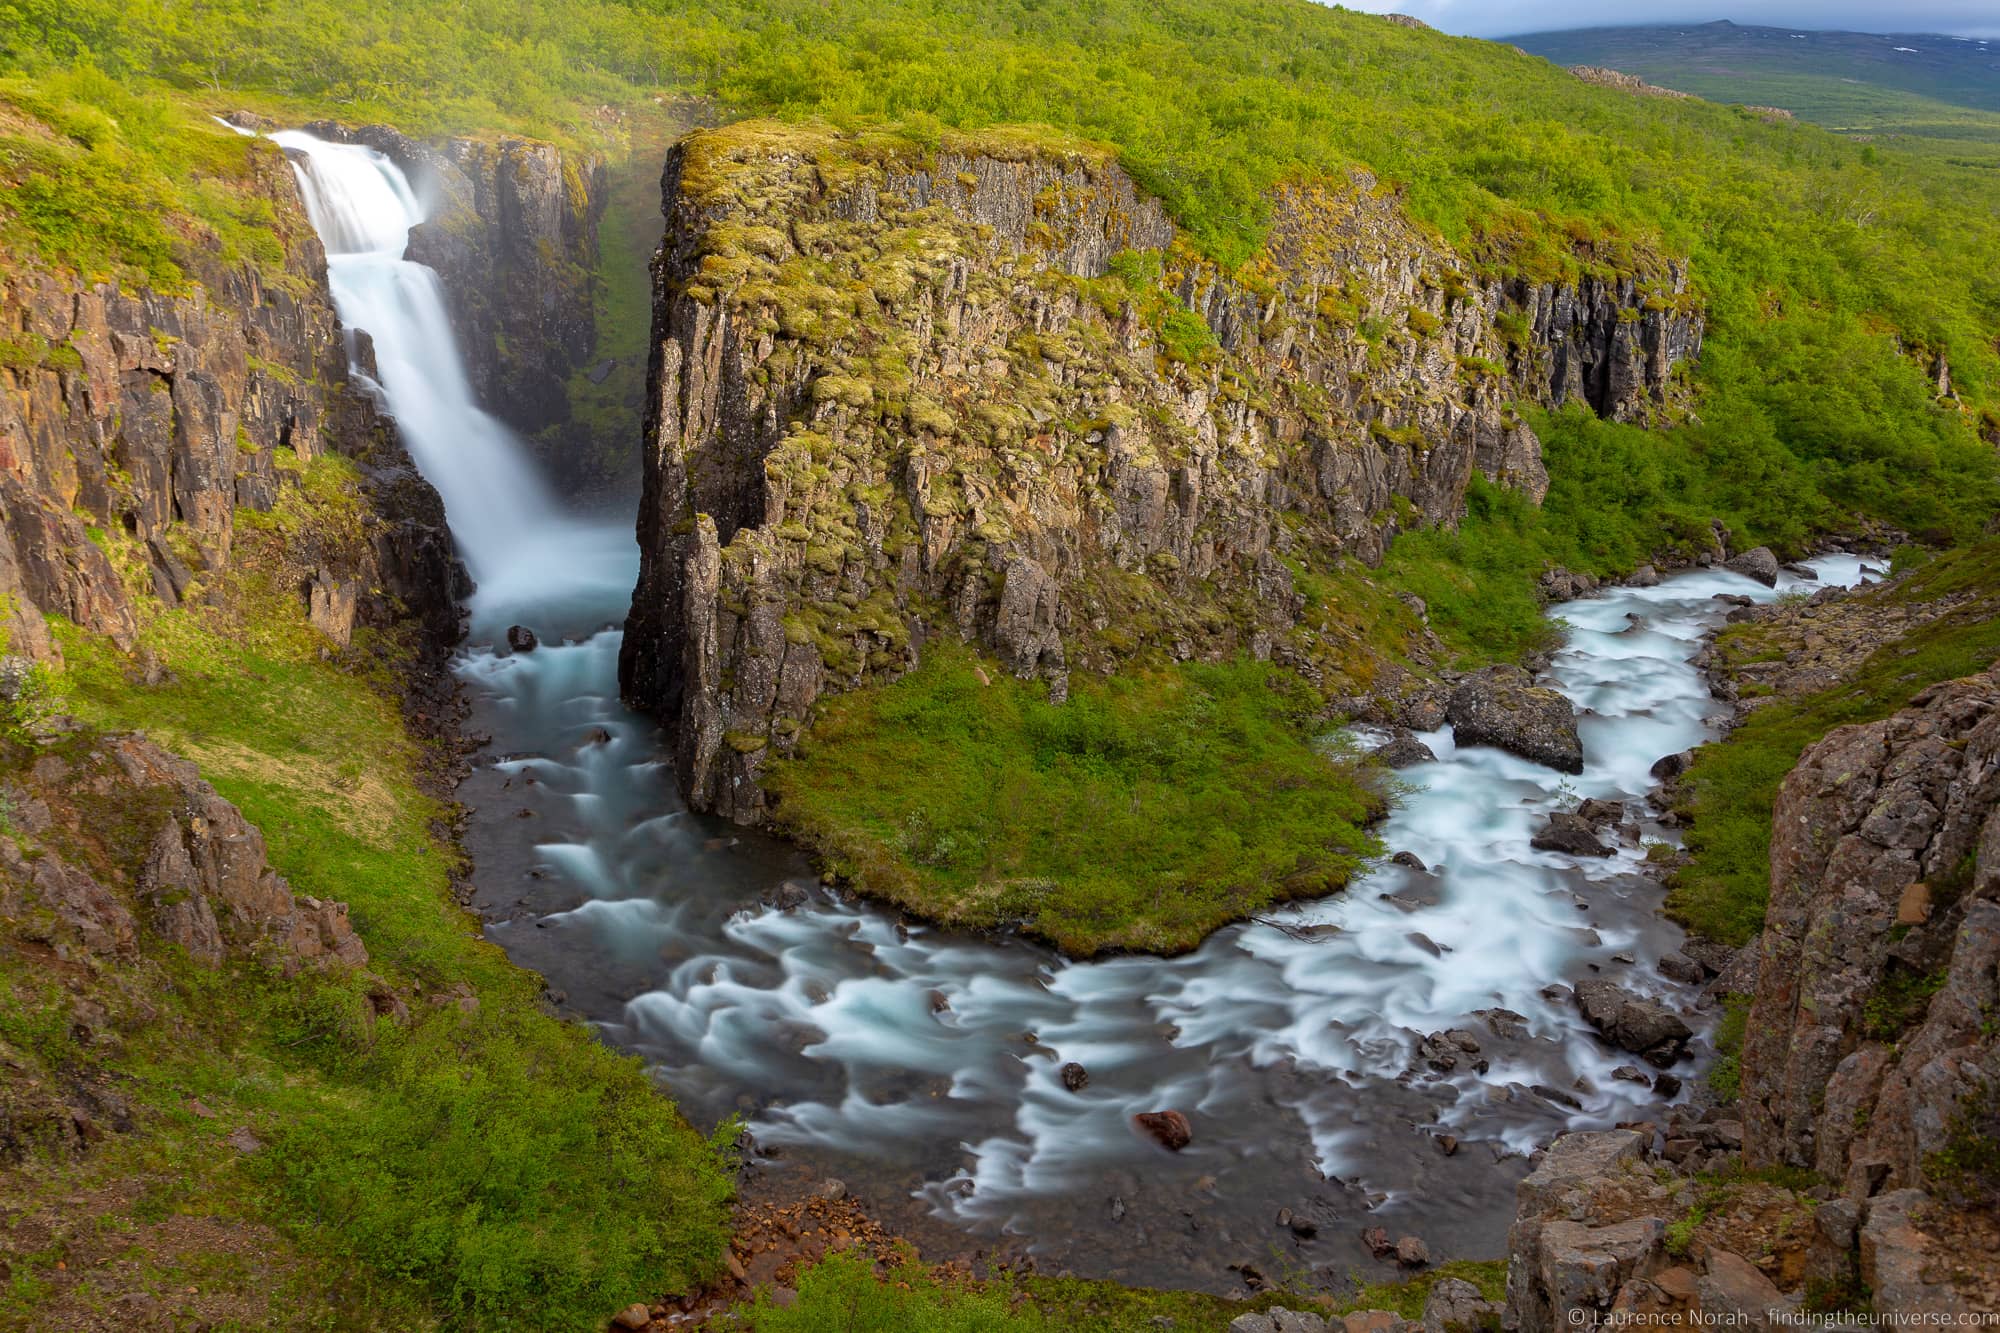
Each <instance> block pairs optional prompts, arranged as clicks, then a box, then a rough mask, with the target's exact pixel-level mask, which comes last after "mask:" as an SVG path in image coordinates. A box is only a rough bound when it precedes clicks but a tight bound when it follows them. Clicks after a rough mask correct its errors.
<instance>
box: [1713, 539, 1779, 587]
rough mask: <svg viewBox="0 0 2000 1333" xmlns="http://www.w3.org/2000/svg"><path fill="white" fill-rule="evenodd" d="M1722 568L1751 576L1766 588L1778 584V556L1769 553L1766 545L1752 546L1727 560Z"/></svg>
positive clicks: (1769, 550) (1747, 576) (1769, 549)
mask: <svg viewBox="0 0 2000 1333" xmlns="http://www.w3.org/2000/svg"><path fill="white" fill-rule="evenodd" d="M1723 568H1724V569H1727V570H1729V571H1730V572H1731V573H1733V574H1741V575H1743V576H1744V577H1745V578H1753V579H1755V580H1757V582H1759V583H1761V584H1763V585H1764V586H1765V587H1767V588H1775V587H1776V586H1777V585H1778V557H1777V556H1775V555H1772V554H1771V548H1770V547H1768V546H1758V547H1753V548H1752V549H1750V550H1748V551H1745V552H1744V553H1743V554H1742V555H1739V556H1737V557H1736V558H1735V559H1733V560H1731V561H1729V562H1728V563H1727V564H1725V565H1724V566H1723Z"/></svg>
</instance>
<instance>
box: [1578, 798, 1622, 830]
mask: <svg viewBox="0 0 2000 1333" xmlns="http://www.w3.org/2000/svg"><path fill="white" fill-rule="evenodd" d="M1576 813H1577V817H1578V818H1579V819H1581V820H1583V822H1584V823H1586V824H1588V825H1590V826H1591V827H1592V828H1604V827H1606V826H1607V825H1610V824H1622V823H1624V822H1625V803H1624V802H1623V801H1600V800H1598V799H1597V798H1596V797H1595V796H1588V797H1585V798H1584V801H1583V804H1581V805H1579V806H1577V808H1576Z"/></svg>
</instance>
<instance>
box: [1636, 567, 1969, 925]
mask: <svg viewBox="0 0 2000 1333" xmlns="http://www.w3.org/2000/svg"><path fill="white" fill-rule="evenodd" d="M1968 592H1969V593H1971V594H1973V596H1972V598H1971V599H1970V600H1969V601H1968V602H1967V603H1966V604H1965V605H1964V606H1962V607H1960V608H1958V609H1957V610H1954V611H1953V612H1951V613H1950V614H1948V615H1946V616H1944V617H1942V618H1941V619H1939V620H1936V621H1933V622H1932V623H1931V624H1929V625H1926V626H1924V627H1922V628H1921V629H1918V630H1917V631H1915V632H1914V633H1912V634H1910V635H1908V636H1907V637H1905V638H1902V639H1897V640H1894V641H1892V642H1889V643H1885V644H1883V645H1882V646H1881V647H1880V648H1878V649H1877V650H1876V651H1875V652H1874V653H1873V654H1872V655H1871V656H1870V657H1869V658H1868V660H1867V662H1866V663H1865V664H1864V665H1863V667H1862V668H1861V670H1860V672H1859V673H1858V674H1857V675H1856V677H1855V678H1854V679H1853V680H1851V681H1849V682H1847V683H1846V684H1843V685H1839V686H1836V687H1835V688H1833V689H1831V690H1827V691H1825V692H1824V693H1821V694H1815V695H1809V696H1807V697H1805V698H1800V699H1781V700H1775V701H1773V702H1770V703H1767V704H1766V705H1765V706H1764V707H1762V708H1759V709H1757V710H1756V711H1754V712H1752V713H1751V714H1750V716H1749V718H1748V719H1747V720H1746V721H1745V722H1744V723H1743V725H1742V726H1740V727H1738V728H1737V729H1736V730H1735V731H1733V732H1731V733H1730V734H1729V735H1728V737H1726V738H1725V739H1724V740H1722V741H1721V742H1719V743H1717V744H1714V745H1709V746H1705V747H1703V748H1702V749H1701V750H1699V751H1697V752H1696V755H1695V763H1694V767H1693V768H1692V769H1691V770H1690V771H1689V773H1688V776H1687V779H1686V783H1687V790H1688V791H1689V792H1690V793H1691V795H1692V809H1693V813H1694V819H1695V822H1694V826H1693V828H1691V829H1690V830H1689V832H1688V838H1687V847H1688V851H1689V853H1690V854H1691V857H1692V860H1691V863H1690V864H1689V865H1688V866H1687V867H1686V868H1685V869H1683V870H1681V871H1680V872H1679V873H1678V874H1677V875H1676V877H1675V886H1674V889H1673V892H1672V894H1671V896H1670V897H1669V899H1668V910H1669V911H1670V912H1671V913H1672V914H1673V915H1675V916H1676V917H1678V918H1679V919H1680V920H1682V921H1683V922H1685V923H1686V924H1687V925H1688V926H1689V927H1690V928H1691V929H1693V930H1695V931H1697V932H1698V933H1700V934H1703V935H1707V936H1709V937H1711V938H1713V939H1718V940H1722V941H1724V942H1726V943H1731V944H1736V943H1741V942H1742V941H1744V940H1747V939H1749V938H1750V937H1751V936H1752V935H1753V934H1755V933H1756V931H1757V930H1758V929H1759V928H1760V927H1761V926H1762V925H1763V922H1764V903H1765V900H1766V897H1767V896H1768V894H1769V890H1770V851H1771V806H1772V803H1773V802H1774V801H1775V800H1776V799H1777V794H1778V787H1779V784H1781V783H1782V782H1783V781H1784V779H1785V775H1786V774H1787V773H1789V772H1791V770H1792V767H1793V765H1794V764H1796V763H1797V762H1798V757H1799V755H1800V754H1801V753H1802V752H1803V751H1804V750H1805V748H1806V747H1807V746H1809V745H1811V744H1812V743H1813V742H1814V741H1816V740H1818V739H1819V738H1820V737H1822V736H1824V735H1825V734H1826V733H1827V732H1829V731H1831V730H1832V729H1833V728H1835V727H1842V726H1848V725H1851V724H1853V723H1858V722H1872V721H1875V720H1876V719H1878V718H1883V717H1887V716H1888V715H1889V714H1891V713H1894V712H1896V711H1897V710H1898V709H1901V708H1903V707H1904V706H1905V705H1907V704H1908V703H1909V700H1910V696H1911V695H1913V694H1915V693H1917V692H1918V691H1919V690H1921V689H1923V688H1924V687H1925V686H1927V685H1932V684H1935V683H1936V682H1938V681H1941V680H1955V679H1957V678H1958V677H1960V676H1967V675H1971V674H1973V673H1974V672H1978V671H1983V670H1985V669H1986V668H1987V667H1989V666H1991V665H1993V663H1994V661H1995V660H1996V659H2000V542H1993V541H1989V542H1986V543H1983V544H1981V545H1978V546H1975V547H1971V548H1968V549H1966V550H1963V551H1958V552H1954V553H1952V554H1949V555H1946V556H1942V557H1940V558H1939V559H1938V560H1936V561H1935V562H1933V563H1932V564H1930V565H1928V566H1926V567H1925V568H1923V569H1921V570H1919V571H1917V572H1916V573H1915V574H1914V575H1912V576H1911V577H1910V578H1909V579H1908V580H1907V581H1905V582H1902V583H1900V584H1897V585H1895V586H1893V587H1891V588H1888V589H1885V590H1884V591H1883V592H1880V593H1876V594H1872V595H1874V596H1885V597H1891V598H1899V599H1909V600H1924V599H1929V598H1934V597H1940V596H1944V595H1947V594H1953V593H1968ZM1750 631H1754V627H1750V630H1749V631H1730V632H1725V635H1724V640H1723V646H1724V648H1725V649H1726V648H1727V647H1728V643H1729V639H1730V637H1732V635H1734V634H1740V633H1743V632H1750Z"/></svg>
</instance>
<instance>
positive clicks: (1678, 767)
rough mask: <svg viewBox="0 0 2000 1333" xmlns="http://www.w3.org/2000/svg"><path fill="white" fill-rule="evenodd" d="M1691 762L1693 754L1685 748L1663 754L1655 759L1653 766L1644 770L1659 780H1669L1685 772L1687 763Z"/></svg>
mask: <svg viewBox="0 0 2000 1333" xmlns="http://www.w3.org/2000/svg"><path fill="white" fill-rule="evenodd" d="M1693 762H1694V755H1693V754H1692V753H1691V752H1689V751H1687V750H1682V751H1681V752H1680V753H1679V754H1669V755H1663V756H1661V757H1660V758H1658V759H1655V760H1654V761H1653V766H1652V767H1651V768H1649V769H1647V770H1646V771H1647V772H1648V773H1650V774H1651V775H1652V776H1653V777H1654V778H1656V779H1658V780H1659V781H1661V782H1671V781H1672V780H1673V779H1675V778H1677V777H1679V776H1680V775H1681V774H1683V773H1685V772H1687V771H1688V765H1689V764H1691V763H1693Z"/></svg>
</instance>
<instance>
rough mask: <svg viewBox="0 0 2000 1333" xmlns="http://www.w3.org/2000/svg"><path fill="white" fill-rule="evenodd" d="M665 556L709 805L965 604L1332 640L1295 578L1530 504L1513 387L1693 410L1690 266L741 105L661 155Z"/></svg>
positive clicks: (1142, 639) (1314, 646)
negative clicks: (768, 118) (1180, 222)
mask: <svg viewBox="0 0 2000 1333" xmlns="http://www.w3.org/2000/svg"><path fill="white" fill-rule="evenodd" d="M664 188H665V197H666V200H667V209H668V220H667V234H666V240H665V244H664V246H663V248H662V251H661V255H660V258H659V260H658V263H657V268H656V274H655V282H656V289H655V332H656V347H655V350H654V364H653V370H652V377H651V394H650V402H649V404H648V417H647V428H646V443H647V452H646V457H645V459H644V463H645V470H646V488H645V496H644V500H643V503H642V509H641V514H640V520H639V536H640V547H641V558H642V562H643V564H642V572H641V576H640V581H639V585H638V588H637V590H636V593H635V596H634V601H633V611H632V617H631V621H630V624H629V627H628V631H627V635H626V639H625V648H624V656H623V661H622V663H621V679H622V681H623V687H624V690H625V693H626V695H627V696H628V698H630V699H631V700H632V701H634V702H635V703H637V704H638V705H640V706H642V707H645V708H648V709H651V710H653V711H655V712H657V713H659V714H660V715H661V716H663V717H666V718H668V719H671V720H672V721H673V722H674V723H675V725H676V730H677V739H678V745H677V754H678V758H679V763H680V768H681V780H682V784H683V786H684V788H685V790H686V792H687V794H688V797H689V799H690V801H691V802H692V803H693V804H694V805H695V806H696V807H697V808H699V809H717V810H721V811H724V812H727V813H728V814H729V815H731V816H732V817H733V818H735V819H738V820H740V821H746V822H747V821H755V820H757V819H758V818H760V817H761V816H762V814H763V810H764V805H763V795H762V790H761V787H760V785H759V778H758V775H759V773H760V771H761V769H762V765H763V764H764V763H765V762H766V761H767V759H768V756H769V754H771V753H773V752H783V751H784V750H785V749H787V748H788V747H789V746H790V745H791V744H792V743H793V742H794V738H795V737H796V736H797V734H798V732H799V730H800V729H801V728H802V727H803V726H804V725H805V723H806V721H807V719H808V716H809V713H810V709H811V707H812V705H813V703H814V701H815V700H816V699H818V698H819V697H820V696H821V695H822V694H824V693H826V692H828V691H830V690H840V689H845V688H849V687H851V686H853V685H856V684H859V683H861V682H864V681H867V680H870V679H876V678H883V677H887V676H892V675H894V674H896V673H898V672H901V671H903V670H906V669H907V668H908V667H909V666H911V665H912V664H913V663H914V662H915V661H916V659H917V656H918V654H919V652H920V649H921V645H922V643H923V641H924V640H925V639H926V638H927V637H928V636H930V635H933V634H936V633H940V632H944V633H951V634H956V635H961V636H964V637H965V638H967V639H971V640H975V641H978V642H980V643H981V644H983V645H984V646H986V647H987V648H989V649H990V650H992V651H994V652H995V653H997V654H998V655H999V656H1000V657H1001V659H1002V660H1003V661H1004V662H1005V663H1006V664H1007V666H1008V667H1009V669H1010V670H1013V671H1015V672H1016V673H1018V674H1020V675H1022V676H1024V677H1025V676H1041V677H1045V678H1047V679H1048V680H1050V681H1051V682H1052V684H1053V686H1054V688H1055V689H1057V690H1058V691H1060V690H1062V689H1063V688H1064V686H1065V682H1066V679H1067V674H1068V672H1069V671H1070V670H1072V669H1073V668H1076V667H1085V668H1088V669H1095V670H1104V669H1109V668H1111V667H1112V666H1114V665H1115V664H1116V663H1117V662H1118V661H1120V660H1122V659H1123V658H1124V657H1126V656H1129V655H1130V654H1132V653H1133V652H1136V651H1140V650H1157V651H1161V652H1164V653H1166V654H1169V655H1171V656H1173V657H1176V658H1190V657H1198V656H1220V655H1223V654H1226V653H1229V652H1232V651H1239V650H1243V649H1249V650H1252V651H1255V652H1257V653H1259V654H1262V655H1266V656H1271V657H1274V658H1277V659H1279V660H1281V661H1285V662H1287V663H1289V664H1292V665H1296V666H1298V667H1299V668H1300V669H1301V670H1304V671H1306V672H1307V673H1308V674H1311V675H1323V674H1326V673H1328V672H1330V671H1331V670H1333V669H1334V668H1333V664H1332V663H1331V662H1330V661H1329V651H1328V648H1327V646H1326V645H1324V644H1320V643H1316V642H1314V641H1313V639H1312V636H1311V635H1310V634H1307V633H1303V632H1301V631H1300V629H1299V627H1298V625H1297V616H1298V612H1299V609H1300V606H1301V605H1302V603H1301V600H1300V598H1299V596H1298V594H1297V592H1296V590H1295V576H1296V574H1297V573H1298V572H1299V571H1300V570H1302V569H1304V568H1305V567H1306V566H1307V565H1310V564H1312V563H1314V562H1323V561H1325V560H1327V559H1329V558H1330V557H1331V556H1332V555H1334V554H1336V553H1343V554H1348V555H1353V556H1356V557H1359V558H1360V559H1363V560H1366V561H1371V562H1372V561H1374V560H1377V559H1379V558H1380V556H1381V555H1382V553H1383V551H1384V549H1385V546H1386V544H1387V542H1388V541H1389V540H1390V539H1391V538H1392V537H1393V536H1394V534H1395V533H1396V532H1397V531H1399V530H1403V529H1405V528H1408V527H1410V526H1412V525H1413V524H1416V523H1420V522H1421V523H1430V522H1445V523H1450V522H1455V521H1456V520H1457V519H1458V518H1459V517H1460V516H1461V515H1462V513H1463V508H1464V503H1465V493H1466V489H1467V487H1468V485H1469V483H1470V480H1471V478H1472V477H1473V476H1474V475H1476V474H1483V475H1484V476H1486V477H1488V478H1490V479H1492V480H1493V481H1495V482H1497V483H1499V484H1502V485H1507V486H1511V487H1514V488H1517V489H1519V490H1521V491H1523V492H1524V493H1526V494H1527V495H1529V496H1530V497H1531V498H1534V499H1536V500H1539V498H1540V497H1541V494H1542V492H1543V491H1544V489H1545V488H1546V486H1547V477H1546V474H1545V472H1544V471H1543V468H1542V464H1541V457H1540V446H1539V442H1538V441H1537V440H1536V439H1535V437H1534V435H1533V433H1532V431H1530V430H1529V429H1528V428H1527V426H1526V425H1525V424H1524V423H1522V422H1521V421H1520V420H1519V419H1518V418H1516V417H1515V416H1514V415H1513V414H1511V413H1510V412H1509V411H1508V410H1507V408H1506V407H1505V406H1504V405H1505V404H1506V403H1508V402H1510V401H1517V400H1520V399H1528V400H1532V401H1538V402H1545V403H1560V402H1563V401H1566V400H1568V399H1571V398H1578V399H1582V400H1584V401H1587V402H1588V403H1589V404H1590V405H1591V406H1592V407H1593V408H1595V409H1596V410H1598V411H1600V412H1602V413H1604V414H1606V415H1608V416H1614V417H1618V418H1620V419H1628V420H1643V419H1649V418H1651V417H1653V416H1655V415H1658V414H1663V413H1669V412H1671V411H1673V410H1674V405H1675V385H1676V373H1675V372H1676V368H1677V367H1678V366H1679V365H1681V364H1682V363H1684V362H1685V361H1686V360H1687V359H1689V358H1690V357H1692V356H1694V355H1695V354H1696V353H1697V352H1698V350H1699V345H1700V334H1701V320H1700V317H1699V315H1698V314H1697V313H1696V312H1695V311H1694V310H1693V308H1692V306H1691V303H1690V301H1689V300H1688V297H1687V292H1686V278H1687V275H1686V272H1685V270H1684V269H1683V268H1681V267H1679V266H1677V265H1673V264H1668V263H1664V262H1662V263H1659V264H1657V265H1653V266H1651V267H1649V268H1647V269H1645V270H1644V271H1634V272H1629V273H1624V274H1614V273H1610V272H1605V273H1601V274H1595V275H1590V276H1584V277H1581V278H1579V279H1578V280H1577V281H1575V282H1571V283H1565V284H1547V285H1537V284H1534V283H1531V282H1528V281H1525V280H1516V281H1503V280H1489V279H1485V278H1482V277H1480V276H1478V275H1476V274H1475V273H1474V271H1473V270H1472V269H1471V268H1470V267H1469V266H1468V265H1467V264H1465V263H1464V262H1462V261H1461V260H1460V259H1459V258H1458V257H1457V256H1456V255H1454V254H1453V253H1452V252H1451V251H1450V250H1449V249H1447V248H1446V247H1444V246H1443V245H1442V244H1441V243H1440V242H1438V241H1437V240H1436V239H1435V238H1433V237H1431V236H1430V235H1428V234H1427V233H1425V232H1424V231H1423V230H1422V229H1421V228H1419V227H1418V226H1416V225H1415V224H1414V223H1412V222H1411V221H1410V220H1409V218H1408V217H1407V215H1406V214H1405V213H1404V212H1403V210H1402V208H1401V207H1400V205H1399V203H1398V201H1397V199H1396V198H1395V196H1394V195H1393V193H1391V192H1389V191H1386V190H1384V189H1383V188H1381V187H1380V186H1379V185H1378V183H1377V182H1375V181H1374V180H1372V179H1371V178H1369V177H1367V176H1365V175H1361V174H1357V175H1355V176H1354V177H1353V178H1351V179H1348V180H1343V181H1337V182H1328V183H1323V184H1319V185H1312V186H1306V185H1297V186H1291V187H1287V188H1285V189H1283V190H1281V191H1280V192H1279V193H1278V194H1277V195H1276V196H1275V197H1274V199H1273V201H1272V204H1273V209H1274V213H1275V222H1274V226H1273V228H1272V232H1271V239H1270V243H1269V245H1268V247H1267V250H1266V252H1265V253H1264V254H1263V255H1262V256H1260V257H1259V259H1257V260H1256V261H1255V262H1253V263H1252V264H1250V265H1248V266H1246V267H1245V268H1244V269H1242V270H1240V271H1239V272H1237V273H1235V274H1224V273H1222V272H1220V271H1219V270H1218V269H1217V268H1216V267H1215V266H1214V265H1213V264H1211V263H1209V262H1208V261H1206V260H1204V259H1202V258H1200V257H1199V256H1198V255H1197V254H1196V252H1195V251H1194V250H1193V248H1192V247H1191V246H1189V245H1187V244H1186V243H1184V242H1183V241H1182V239H1181V238H1180V237H1179V236H1178V235H1177V233H1176V231H1175V228H1174V226H1173V224H1172V223H1171V222H1170V221H1169V219H1168V218H1167V217H1166V215H1165V214H1164V212H1163V211H1162V209H1161V208H1160V206H1159V205H1158V204H1157V203H1156V202H1155V201H1153V200H1151V199H1149V198H1147V197H1145V196H1144V195H1143V194H1142V193H1141V192H1140V191H1139V190H1138V189H1137V188H1136V186H1135V185H1134V184H1133V182H1132V181H1131V180H1130V179H1129V178H1128V177H1127V176H1126V175H1125V174H1124V173H1123V172H1122V171H1121V170H1120V169H1119V168H1118V167H1117V165H1116V164H1115V163H1114V162H1112V161H1110V160H1108V159H1107V158H1105V157H1104V156H1103V155H1102V154H1100V153H1098V152H1095V151H1093V150H1091V149H1088V148H1082V147H1078V148H1051V147H1047V146H1024V145H1023V144H1022V143H1020V142H1017V141H1014V140H1009V139H998V140H991V141H984V142H980V143H965V144H958V145H949V144H948V145H946V146H945V147H943V148H942V149H940V150H938V151H936V152H934V153H931V154H929V155H925V154H921V153H919V152H917V151H915V150H914V149H912V148H910V147H909V146H908V145H901V144H895V143H885V142H881V141H877V140H873V139H851V138H842V137H840V136H837V135H834V134H832V133H830V132H824V131H815V130H805V129H799V128H796V127H776V126H770V125H760V124H749V125H739V126H733V127H730V128H728V129H724V130H718V131H709V132H704V133H701V134H697V135H695V136H692V137H691V138H689V139H688V140H686V141H684V142H683V143H682V144H681V145H680V146H679V147H677V149H676V150H675V152H674V153H673V155H672V158H671V160H670V161H669V163H668V166H667V172H666V177H665V181H664Z"/></svg>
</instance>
